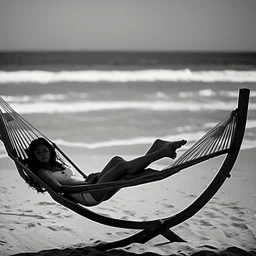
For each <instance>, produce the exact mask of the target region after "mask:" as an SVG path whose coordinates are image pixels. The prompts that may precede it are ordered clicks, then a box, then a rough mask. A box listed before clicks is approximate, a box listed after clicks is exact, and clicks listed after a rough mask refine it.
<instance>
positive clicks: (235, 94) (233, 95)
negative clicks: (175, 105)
mask: <svg viewBox="0 0 256 256" xmlns="http://www.w3.org/2000/svg"><path fill="white" fill-rule="evenodd" d="M238 95H239V92H238V91H237V90H236V91H224V90H220V91H213V90H212V89H204V90H199V91H193V92H180V93H179V97H180V98H191V97H198V96H201V97H205V98H207V97H208V98H210V97H219V96H224V97H227V98H237V97H238ZM250 97H251V98H252V97H256V91H254V90H250Z"/></svg>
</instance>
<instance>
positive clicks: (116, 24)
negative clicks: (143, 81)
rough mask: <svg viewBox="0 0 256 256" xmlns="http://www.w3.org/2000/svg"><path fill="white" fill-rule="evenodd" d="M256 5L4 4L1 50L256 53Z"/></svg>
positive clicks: (170, 0) (126, 0)
mask: <svg viewBox="0 0 256 256" xmlns="http://www.w3.org/2000/svg"><path fill="white" fill-rule="evenodd" d="M255 25H256V0H0V50H61V51H62V50H64V51H65V50H68V51H70V50H71V51H72V50H116V51H118V50H142V51H143V50H145V51H151V50H152V51H166V50H170V51H256V32H255V31H256V29H255Z"/></svg>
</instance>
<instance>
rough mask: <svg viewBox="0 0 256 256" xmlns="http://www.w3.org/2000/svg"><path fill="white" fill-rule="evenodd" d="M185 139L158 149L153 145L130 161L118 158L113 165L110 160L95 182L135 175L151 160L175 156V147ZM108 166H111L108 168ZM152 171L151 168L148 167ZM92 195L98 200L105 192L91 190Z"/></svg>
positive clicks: (113, 192) (151, 161)
mask: <svg viewBox="0 0 256 256" xmlns="http://www.w3.org/2000/svg"><path fill="white" fill-rule="evenodd" d="M185 143H186V141H184V140H182V141H175V142H171V143H166V144H165V145H164V146H163V147H162V148H160V149H158V150H155V151H154V150H153V146H152V147H151V149H150V150H149V151H148V152H147V153H146V155H144V156H141V157H138V158H136V159H133V160H131V161H125V160H123V161H122V159H119V160H120V161H119V162H118V163H117V164H116V165H114V166H113V167H111V166H112V164H111V161H110V162H109V163H108V165H107V166H106V167H105V168H104V170H103V173H102V174H101V175H100V178H99V180H98V182H97V183H104V182H109V181H116V180H120V179H121V178H123V177H125V176H126V175H137V174H139V173H142V172H143V171H145V169H146V168H147V167H148V166H149V165H150V164H151V163H153V162H155V161H157V160H159V159H161V158H163V157H170V156H171V157H172V158H175V157H176V149H178V148H180V147H181V146H182V145H184V144H185ZM108 167H111V168H110V169H109V170H108ZM150 170H151V171H152V169H150ZM116 192H117V191H112V193H111V194H112V195H113V194H115V193H116ZM91 194H92V196H93V197H94V198H95V199H96V200H97V201H100V200H102V198H104V197H105V195H106V192H104V191H98V192H92V193H91Z"/></svg>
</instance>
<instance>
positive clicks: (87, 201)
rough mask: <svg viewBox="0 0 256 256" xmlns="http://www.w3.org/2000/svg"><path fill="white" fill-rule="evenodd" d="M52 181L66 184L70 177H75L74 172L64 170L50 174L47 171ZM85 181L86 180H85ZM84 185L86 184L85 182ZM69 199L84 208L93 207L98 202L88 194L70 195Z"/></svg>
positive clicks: (67, 169)
mask: <svg viewBox="0 0 256 256" xmlns="http://www.w3.org/2000/svg"><path fill="white" fill-rule="evenodd" d="M47 172H48V173H49V174H50V175H51V176H52V177H53V178H54V179H56V180H57V181H58V182H59V183H60V184H67V183H65V181H67V180H69V179H70V178H71V177H72V176H75V174H74V172H73V171H72V170H71V169H69V168H66V169H64V170H60V171H55V172H50V171H47ZM85 181H86V180H85ZM85 184H86V182H85ZM70 196H71V197H73V198H74V199H75V200H76V202H78V203H80V204H83V205H85V206H94V205H97V204H99V203H100V202H99V201H96V200H95V199H94V198H93V197H92V195H91V194H90V193H88V192H85V193H81V192H79V193H71V194H70Z"/></svg>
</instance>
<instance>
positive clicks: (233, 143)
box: [0, 89, 250, 250]
mask: <svg viewBox="0 0 256 256" xmlns="http://www.w3.org/2000/svg"><path fill="white" fill-rule="evenodd" d="M249 92H250V91H249V90H248V89H240V92H239V100H238V108H237V109H235V110H233V111H232V112H231V113H230V115H228V116H227V117H226V118H224V119H223V120H222V121H221V122H219V123H218V124H217V125H216V126H215V127H213V128H212V129H211V130H210V131H209V132H207V133H206V134H205V135H204V136H203V137H202V138H201V139H199V140H198V141H197V142H196V143H195V144H194V145H192V146H191V147H190V148H189V149H188V150H187V151H185V152H184V153H183V154H182V155H181V157H179V158H178V159H177V160H176V161H175V162H174V163H173V164H172V165H170V166H167V167H166V168H164V169H163V170H161V171H160V172H157V173H153V174H148V175H144V176H142V177H138V178H134V179H132V180H123V181H113V182H107V183H101V184H88V185H84V191H85V192H92V191H99V190H103V191H109V190H113V189H120V188H124V187H132V186H136V185H140V184H145V183H149V182H155V181H159V180H163V179H165V178H168V177H170V176H171V175H173V174H176V173H178V172H179V171H181V170H183V169H185V168H188V167H190V166H193V165H195V164H198V163H201V162H203V161H206V160H208V159H210V158H213V157H216V156H219V155H223V154H226V158H225V160H224V161H223V164H222V166H221V168H220V169H219V172H218V173H217V175H216V176H215V178H214V179H213V181H212V182H211V183H210V184H209V186H208V187H207V188H206V189H205V191H204V192H203V193H202V194H201V195H200V196H199V197H198V198H197V199H196V200H195V201H194V202H193V203H192V204H191V205H190V206H188V207H187V208H186V209H184V210H183V211H181V212H179V213H177V214H175V215H173V216H170V217H167V218H164V219H157V220H151V221H143V222H140V221H126V220H119V219H114V218H109V217H106V216H103V215H100V214H97V213H95V212H93V211H91V210H88V209H87V208H86V207H84V206H82V205H79V204H78V203H76V202H75V201H74V200H73V199H70V197H69V196H68V195H64V194H60V193H57V192H56V191H54V190H52V189H51V188H50V187H49V186H48V185H47V184H45V183H44V182H43V181H42V180H41V179H39V178H38V177H37V176H36V175H35V174H34V173H33V172H32V171H31V170H30V169H29V168H28V166H27V165H26V160H27V158H28V156H27V148H28V146H29V144H30V143H31V141H33V140H34V139H36V138H39V137H43V138H45V139H46V140H47V141H48V142H49V143H51V144H52V145H53V147H54V148H55V150H56V152H57V155H58V158H59V159H60V161H63V162H65V163H68V164H69V165H71V166H72V167H73V168H74V169H76V170H77V171H78V172H79V173H80V174H81V175H82V176H84V177H85V176H86V175H85V174H84V173H83V172H82V171H81V170H80V169H79V168H78V166H76V165H75V163H73V162H72V160H71V159H70V158H69V157H68V156H67V155H66V154H65V153H64V152H63V151H62V150H61V149H60V148H59V147H58V146H57V145H56V144H55V143H54V142H52V141H51V140H50V139H49V138H47V137H46V136H45V135H44V134H42V133H41V132H40V131H39V130H37V129H36V128H35V127H34V126H33V125H32V124H30V123H29V122H28V121H26V120H25V119H24V118H23V117H22V116H20V115H19V114H18V113H17V112H15V111H14V110H13V109H12V107H11V106H10V105H9V104H8V103H7V102H5V101H4V100H3V99H2V98H1V97H0V139H1V140H2V141H3V143H4V146H5V148H6V151H7V153H8V156H9V157H10V158H11V159H12V160H13V161H14V163H15V165H16V167H17V169H18V171H19V174H20V176H21V177H22V178H23V179H24V180H25V181H27V180H28V177H29V176H30V177H32V178H33V179H34V180H36V181H38V182H39V183H40V184H41V185H42V186H43V187H44V188H45V190H46V191H47V192H48V193H49V194H50V195H51V197H52V198H53V199H54V200H55V201H57V202H58V203H60V204H62V205H64V206H66V207H68V208H69V209H71V210H73V211H75V212H77V213H78V214H80V215H82V216H84V217H86V218H89V219H91V220H94V221H96V222H99V223H101V224H104V225H109V226H113V227H121V228H129V229H142V231H140V232H139V233H137V234H135V235H133V236H131V237H128V238H125V239H123V240H120V241H116V242H112V243H106V244H102V245H99V246H98V248H99V249H103V250H106V249H111V248H115V247H120V246H125V245H127V244H130V243H133V242H141V243H145V242H147V241H149V240H150V239H152V238H153V237H155V236H157V235H159V234H161V235H163V236H164V237H165V238H167V239H168V240H169V241H171V242H174V241H180V242H181V241H184V240H183V239H182V238H180V237H179V236H178V235H176V234H175V233H173V232H172V231H171V230H169V228H171V227H173V226H176V225H178V224H180V223H181V222H183V221H185V220H187V219H188V218H190V217H191V216H193V215H194V214H195V213H196V212H197V211H199V210H200V209H201V208H202V207H203V206H204V205H205V204H206V203H207V202H208V201H209V200H210V199H211V198H212V197H213V195H214V194H215V193H216V192H217V191H218V189H219V188H220V187H221V185H222V184H223V183H224V181H225V180H226V178H227V177H229V175H230V174H229V173H230V171H231V169H232V167H233V165H234V163H235V161H236V158H237V156H238V153H239V150H240V146H241V143H242V140H243V136H244V131H245V125H246V118H247V110H248V102H249Z"/></svg>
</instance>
